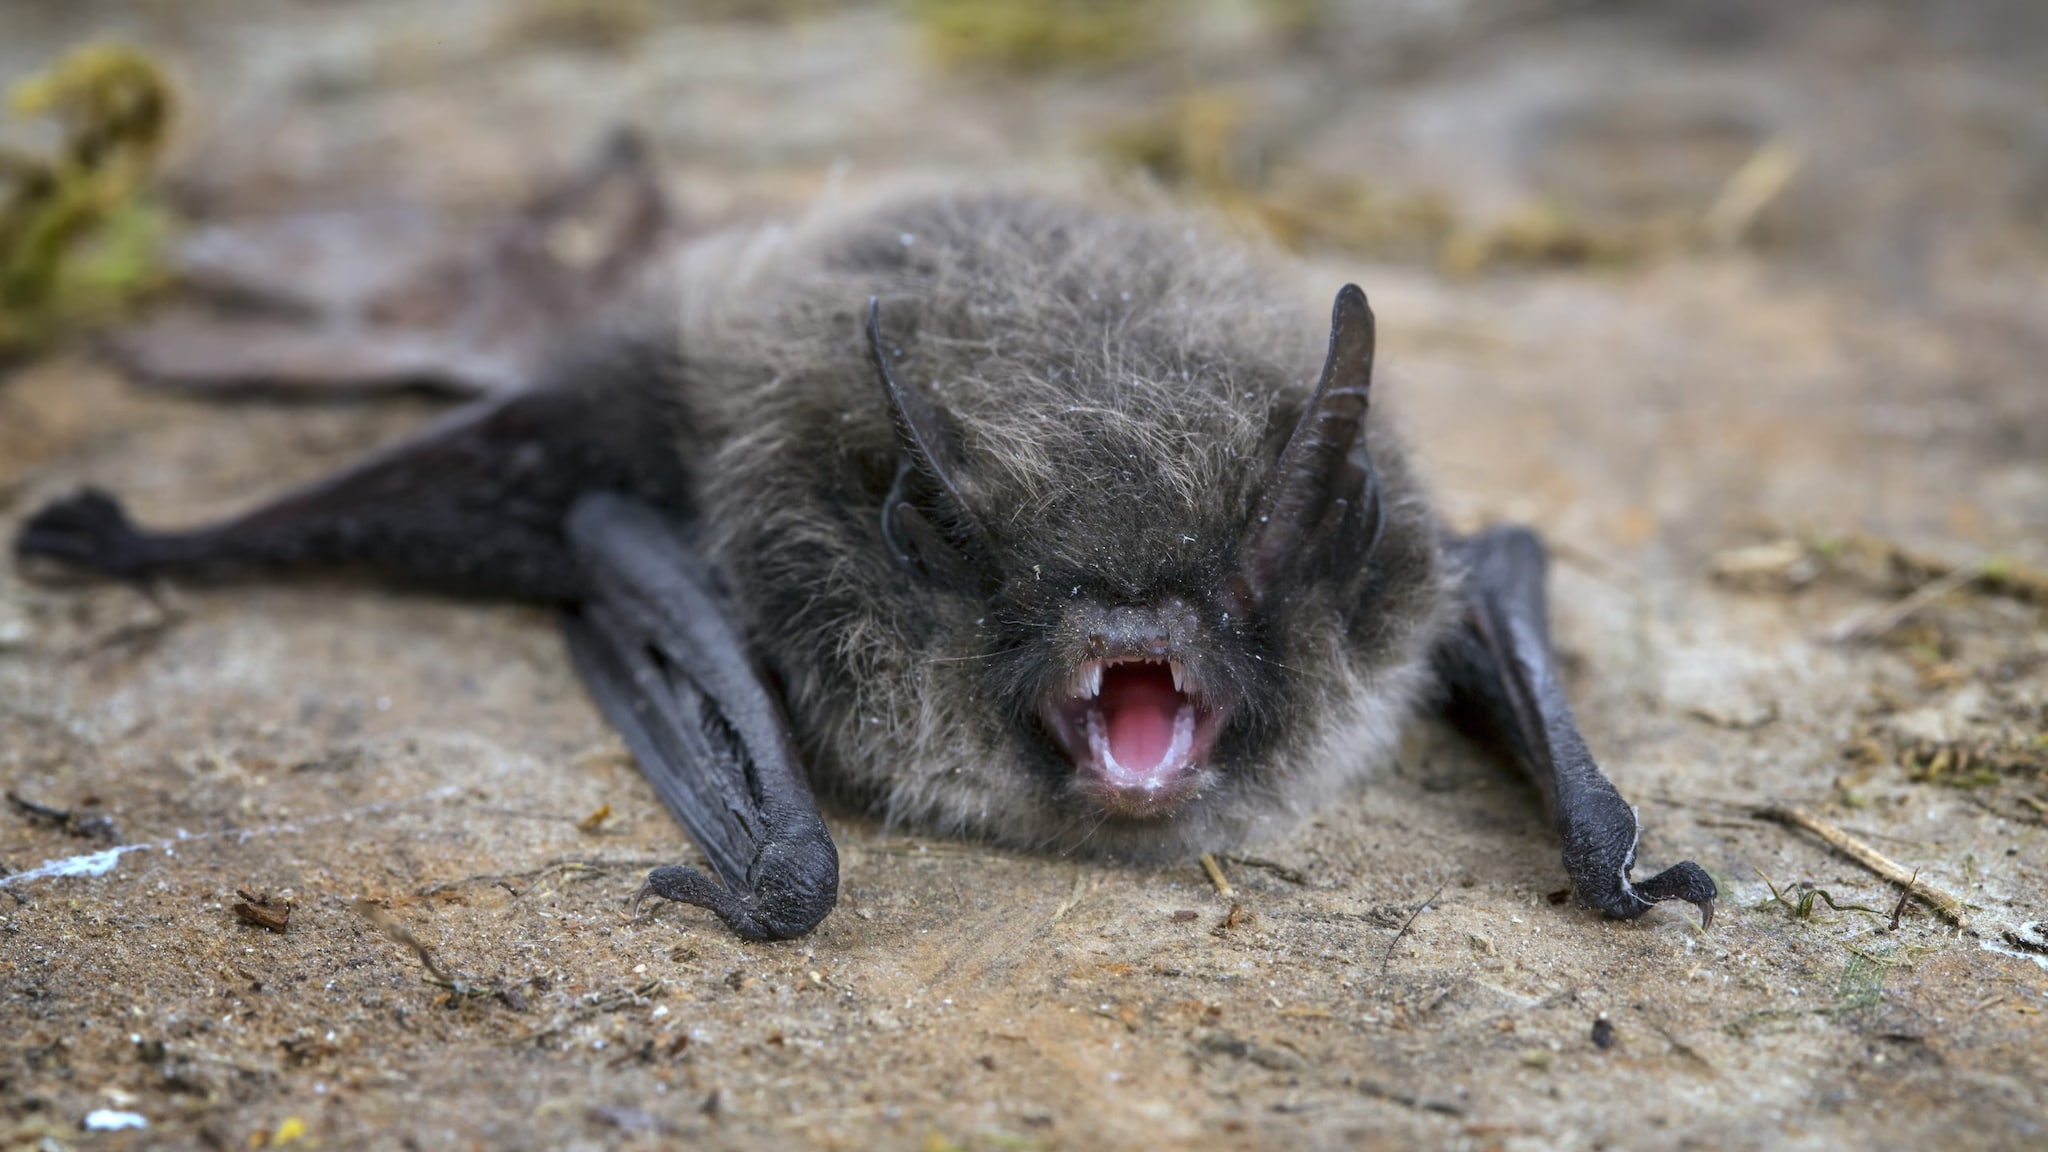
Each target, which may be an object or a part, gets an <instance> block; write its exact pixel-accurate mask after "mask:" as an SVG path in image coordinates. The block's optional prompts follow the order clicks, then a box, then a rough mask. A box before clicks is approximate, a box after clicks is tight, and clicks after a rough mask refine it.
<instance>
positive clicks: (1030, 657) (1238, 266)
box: [15, 192, 1717, 939]
mask: <svg viewBox="0 0 2048 1152" xmlns="http://www.w3.org/2000/svg"><path fill="white" fill-rule="evenodd" d="M1287 276H1288V273H1287V271H1286V269H1285V268H1284V266H1282V265H1281V264H1280V263H1279V262H1277V261H1275V260H1273V259H1272V258H1270V257H1268V256H1266V255H1265V254H1263V253H1262V252H1260V251H1258V250H1256V249H1255V248H1253V247H1250V246H1247V245H1246V244H1244V243H1242V242H1238V241H1234V240H1231V239H1228V238H1225V237H1221V236H1218V235H1217V234H1215V233H1214V232H1212V231H1210V230H1209V229H1208V228H1207V227H1206V226H1204V225H1203V224H1201V223H1199V222H1196V221H1191V220H1190V219H1188V218H1185V217H1183V216H1181V215H1179V214H1176V213H1175V212H1172V211H1169V210H1164V209H1160V208H1157V207H1119V206H1111V207H1104V206H1101V205H1097V204H1094V203H1090V202H1086V201H1075V200H1067V199H1062V198H1059V197H1052V196H1036V195H1027V194H1017V193H1010V192H986V193H977V192H941V193H926V194H922V195H915V196H906V197H899V198H896V199H893V200H886V201H883V202H881V203H878V204H874V205H870V206H866V207H861V208H857V209H848V210H840V211H830V212H819V213H815V214H813V216H812V217H810V218H807V219H805V220H801V221H798V222H795V223H793V224H789V225H786V226H779V227H772V228H765V229H763V228H756V229H751V230H748V229H742V230H736V231H733V232H728V233H721V234H715V235H712V236H708V237H701V238H698V239H696V240H694V241H692V242H690V243H689V244H688V245H687V246H685V247H683V248H682V249H681V251H680V254H679V255H677V256H676V257H675V258H674V259H673V260H672V261H670V262H669V263H668V264H667V265H665V268H664V272H663V274H662V275H661V276H660V277H659V278H658V282H657V283H655V284H654V285H653V286H651V287H647V288H646V289H645V290H644V292H643V293H642V294H641V295H640V296H639V297H636V299H643V300H647V299H651V300H657V301H659V306H658V307H653V306H644V305H634V306H630V307H629V306H624V305H621V306H618V307H612V308H609V309H607V310H605V312H604V315H602V316H599V317H596V318H593V319H590V320H588V322H579V324H580V327H582V328H583V329H584V333H583V334H582V335H580V336H579V335H573V334H569V333H563V334H561V336H560V337H559V339H556V340H552V341H551V343H552V344H553V347H552V348H551V349H550V350H549V351H548V352H547V354H546V356H545V357H544V358H542V359H539V360H537V361H536V362H535V366H534V367H533V368H532V369H531V371H526V372H522V373H521V375H522V378H521V379H519V380H518V381H517V382H516V383H515V384H513V385H511V386H509V387H504V388H498V389H494V390H492V391H489V392H488V393H487V394H486V395H484V396H483V397H482V398H480V399H477V400H475V401H474V402H472V403H470V404H468V405H466V406H464V407H461V408H458V409H456V410H454V411H453V412H451V413H449V414H448V415H447V416H445V417H444V418H442V419H441V420H440V421H439V422H437V423H434V424H432V425H431V426H429V427H428V428H427V429H426V430H425V431H424V432H422V433H421V434H419V435H417V436H416V437H414V438H412V439H410V440H408V441H405V442H403V443H400V444H398V445H396V446H394V447H390V448H387V449H385V450H383V451H381V452H378V453H376V454H374V455H372V456H370V457H368V458H367V459H365V460H363V461H361V462H360V463H357V464H356V465H354V466H353V467H350V468H347V469H345V470H343V471H341V472H339V473H337V474H335V475H332V476H329V477H327V478H325V479H321V480H318V481H316V482H314V483H312V484H310V485H308V486H305V487H302V488H300V489H298V490H296V491H292V492H289V493H287V494H284V495H282V496H280V497H278V498H276V499H274V500H272V501H270V502H268V503H264V504H262V505H260V506H258V507H256V508H254V509H253V510H250V511H248V512H246V513H244V514H242V515H240V516H237V517H234V518H232V519H228V520H225V521H222V522H219V523H215V524H211V525H207V526H202V527H197V528H193V529H190V530H185V531H169V532H159V531H150V530H144V529H141V528H138V527H136V526H135V525H134V524H132V523H131V522H130V520H129V518H128V516H127V515H126V514H125V512H124V511H123V509H122V507H121V506H120V504H119V503H117V502H116V501H115V500H114V499H113V498H111V497H110V496H108V495H106V494H104V493H102V492H99V491H95V490H91V489H88V490H85V491H83V492H81V493H78V494H76V495H73V496H71V497H69V498H66V499H62V500H59V501H58V502H56V503H54V504H51V505H49V506H47V507H45V508H43V509H42V510H41V511H39V512H38V513H36V514H35V515H34V516H32V517H31V518H30V519H29V520H28V521H27V523H26V524H25V526H24V527H23V529H22V530H21V533H20V535H19V537H18V538H17V540H16V541H15V550H16V552H17V554H18V555H19V556H20V557H22V558H24V559H27V558H44V559H47V560H52V561H56V562H60V563H63V564H67V565H71V566H75V567H77V568H82V569H86V570H90V571H93V572H98V573H103V574H106V575H108V576H113V577H120V578H130V579H134V578H144V577H154V576H158V575H177V576H186V577H209V576H210V577H223V576H225V577H234V576H237V575H242V574H249V573H261V572H270V571H283V570H288V569H304V568H308V567H315V566H323V565H356V566H362V567H367V568H369V569H372V570H375V571H377V572H380V573H383V574H385V575H388V576H390V577H395V578H399V579H404V580H410V581H416V582H425V583H427V584H430V585H434V586H438V587H441V588H445V589H448V590H451V591H454V592H458V593H462V594H469V595H483V596H493V597H511V598H517V599H521V600H528V601H539V602H546V603H551V604H555V605H559V606H560V609H561V612H562V619H563V624H564V629H565V632H566V636H567V646H568V650H569V653H570V656H571V658H572V659H573V661H574V664H575V666H576V668H577V670H578V672H579V673H580V675H581V677H582V679H583V682H584V683H585V684H586V685H587V686H588V688H589V691H590V694H591V696H592V698H593V699H594V700H595V702H596V703H597V705H598V707H599V708H600V709H601V710H602V712H603V713H604V715H605V716H606V717H607V718H608V720H609V721H610V723H611V724H612V725H614V726H615V727H616V728H617V729H618V731H619V732H620V733H621V734H622V735H623V737H624V739H625V742H626V743H627V745H628V746H629V747H630V748H631V750H632V752H633V755H634V756H635V758H636V759H637V761H638V763H639V765H640V767H641V769H642V770H643V771H644V773H645V774H646V777H647V779H648V780H649V781H650V782H651V783H652V785H653V786H654V788H655V790H656V792H657V793H658V794H659V795H660V796H661V798H662V800H663V801H664V802H665V804H666V805H667V807H668V808H669V809H670V810H671V811H672V812H673V813H674V814H675V816H676V817H677V818H678V819H679V820H680V821H681V823H682V824H683V825H684V827H685V828H686V829H687V830H688V831H689V833H690V835H691V836H692V838H693V839H694V840H695V841H696V844H697V846H698V847H699V848H700V849H701V850H702V853H703V856H704V858H705V859H706V861H708V864H709V871H708V872H706V871H700V870H699V869H696V868H692V867H686V866H680V865H679V866H670V867H661V868H656V869H654V870H653V871H652V872H650V873H649V874H648V876H647V878H646V881H645V884H644V886H643V887H642V888H641V890H640V892H639V895H638V898H637V899H636V901H635V903H636V907H637V906H638V904H639V903H640V901H641V900H644V899H645V898H647V897H650V896H657V897H664V898H667V899H669V900H675V901H681V902H684V903H688V904H693V905H697V906H700V907H702V908H706V909H708V910H710V911H711V912H713V913H715V914H716V915H717V916H718V917H719V918H720V919H721V920H723V921H724V923H725V924H726V925H728V926H729V927H730V928H731V930H732V931H734V932H736V933H737V934H739V935H740V936H743V937H746V938H750V939H782V938H789V937H795V936H800V935H802V934H804V933H805V932H808V931H809V930H811V929H812V928H813V927H815V926H816V925H817V924H818V923H819V922H820V921H821V920H822V919H823V918H824V917H825V916H826V915H827V914H828V913H829V912H830V911H831V909H832V907H833V905H834V903H835V901H836V899H837V891H838V856H837V852H836V850H835V848H834V846H833V843H832V839H831V835H830V832H829V830H828V828H827V826H826V824H825V822H824V820H823V819H822V817H821V816H820V809H819V805H818V801H817V799H816V795H815V794H814V792H813V789H814V788H815V789H817V790H818V792H819V793H822V794H823V795H825V796H826V797H827V798H828V799H830V800H832V801H834V802H836V803H838V804H842V805H845V806H848V807H851V808H857V809H861V810H865V811H869V812H873V813H877V814H879V815H880V816H882V817H883V818H884V819H886V820H887V821H889V822H891V823H892V824H895V825H900V826H909V827H916V828H919V829H923V830H927V831H930V832H934V833H937V834H943V835H952V836H959V837H966V838H971V839H978V840H983V841H989V842H994V843H999V844H1003V845H1010V846H1015V847H1021V848H1025V849H1030V850H1035V851H1043V852H1054V853H1083V854H1093V855H1098V856H1102V857H1108V858H1114V859H1119V860H1127V861H1155V860H1166V859H1174V858H1183V857H1192V856H1193V855H1196V854H1198V853H1201V852H1206V851H1220V850H1224V849H1227V848H1229V847H1231V846H1232V845H1234V844H1236V843H1238V842H1239V841H1241V840H1242V839H1244V838H1246V837H1248V836H1252V835H1254V834H1257V833H1261V832H1266V831H1270V830H1274V829H1278V828H1283V827H1285V826H1286V825H1287V824H1288V823H1290V822H1292V821H1294V820H1296V819H1298V818H1299V817H1300V815H1301V814H1302V813H1304V812H1306V811H1308V810H1310V809H1312V808H1314V807H1315V806H1316V805H1317V804H1318V803H1319V802H1321V801H1323V800H1325V799H1326V798H1328V797H1329V796H1331V795H1332V794H1333V793H1335V792H1336V791H1338V790H1339V789H1342V788H1345V787H1347V786H1350V785H1352V784H1354V783H1355V782H1356V781H1357V780H1359V779H1360V778H1362V777H1363V776H1365V775H1366V774H1367V773H1369V772H1370V771H1371V769H1372V768H1373V767H1374V765H1375V764H1376V763H1378V762H1382V761H1384V760H1385V759H1386V758H1387V757H1388V756H1389V755H1390V753H1391V749H1392V744H1393V742H1394V741H1395V740H1396V739H1397V737H1398V733H1399V731H1400V728H1401V726H1402V725H1403V724H1404V723H1405V722H1406V721H1407V720H1408V719H1409V718H1410V717H1411V716H1412V715H1415V714H1417V713H1421V712H1427V711H1431V710H1434V711H1436V712H1438V713H1440V714H1442V715H1443V716H1445V717H1446V718H1447V719H1449V720H1450V721H1451V723H1453V724H1454V725H1455V726H1456V727H1457V728H1458V729H1459V730H1461V731H1463V732H1465V733H1467V734H1469V735H1471V736H1473V737H1475V738H1477V739H1478V740H1480V741H1483V742H1484V743H1486V744H1487V745H1489V746H1491V747H1493V748H1495V749H1498V750H1499V751H1500V752H1501V753H1502V754H1504V755H1505V756H1506V757H1507V758H1508V759H1510V760H1512V761H1513V762H1515V763H1516V764H1519V765H1520V766H1521V768H1522V769H1523V770H1525V771H1526V772H1527V773H1528V774H1529V776H1530V777H1531V778H1532V779H1533V780H1534V782H1535V783H1536V785H1537V787H1538V790H1539V791H1540V792H1541V794H1542V798H1543V801H1544V803H1545V805H1546V806H1547V808H1548V811H1549V813H1550V815H1551V817H1552V820H1553V823H1554V825H1555V828H1556V831H1557V835H1558V837H1559V840H1560V841H1561V844H1562V851H1563V861H1564V867H1565V871H1566V872H1567V873H1568V874H1569V875H1570V878H1571V882H1572V886H1573V888H1574V890H1575V891H1576V894H1577V897H1578V899H1579V901H1580V902H1582V903H1583V904H1585V905H1587V906H1589V907H1592V908H1595V909H1598V910H1600V911H1602V912H1604V913H1606V914H1607V915H1609V916H1613V917H1619V918H1624V919H1627V918H1634V917H1637V916H1640V915H1641V914H1642V913H1643V912H1644V911H1645V910H1647V909H1648V908H1649V907H1650V906H1651V905H1652V904H1655V903H1658V902H1660V901H1665V900H1672V899H1678V900H1685V901H1689V902H1691V903H1693V904H1694V905H1696V906H1697V907H1698V908H1699V910H1700V913H1701V917H1702V922H1703V924H1706V925H1711V923H1712V919H1713V911H1714V900H1715V898H1716V895H1717V893H1716V890H1715V886H1714V883H1713V881H1712V880H1711V879H1710V878H1709V877H1708V875H1707V873H1706V872H1705V871H1704V870H1703V869H1702V868H1700V867H1699V866H1698V865H1697V864H1694V863H1691V862H1685V863H1680V864H1677V865H1674V866H1672V867H1670V868H1668V869H1666V870H1664V871H1662V872H1659V873H1657V874H1656V875H1654V876H1651V877H1649V878H1647V879H1642V880H1633V879H1631V871H1632V869H1633V868H1634V866H1635V863H1636V846H1637V838H1638V834H1639V833H1638V824H1637V819H1636V814H1635V811H1634V810H1633V809H1632V808H1631V807H1630V806H1629V804H1628V803H1627V802H1626V801H1625V800H1624V799H1623V798H1622V796H1621V793H1620V792H1619V791H1618V790H1617V789H1616V788H1615V786H1614V785H1613V784H1612V783H1611V782H1610V781H1609V780H1608V778H1607V777H1606V775H1605V774H1604V773H1603V772H1602V771H1601V769H1600V767H1599V765H1598V764H1597V763H1596V762H1595V761H1594V759H1593V757H1592V755H1591V753H1590V752H1589V751H1588V749H1587V747H1586V745H1585V742H1584V740H1583V739H1582V738H1581V736H1580V733H1579V729H1578V726H1577V723H1576V721H1575V720H1574V719H1573V716H1572V712H1571V709H1570V707H1569V705H1568V703H1567V701H1566V699H1565V693H1564V691H1563V689H1562V687H1561V685H1560V681H1559V675H1558V669H1557V662H1556V659H1555V657H1554V655H1553V653H1552V650H1551V645H1550V639H1549V635H1548V623H1547V618H1546V608H1545V591H1544V580H1545V564H1546V561H1545V553H1544V549H1543V546H1542V544H1541V542H1540V541H1539V540H1538V538H1537V537H1536V536H1535V535H1534V534H1533V533H1532V532H1530V531H1529V530H1527V529H1525V528H1520V527H1496V528H1492V529H1490V530H1487V531H1483V532H1480V533H1478V534H1476V535H1470V536H1464V535H1458V534H1455V533H1453V532H1451V531H1449V530H1447V529H1446V528H1445V527H1444V526H1443V525H1442V524H1441V523H1440V522H1439V521H1438V519H1437V518H1436V516H1435V515H1434V513H1433V512H1432V510H1431V506H1430V504H1429V502H1428V499H1427V496H1426V492H1425V489H1424V487H1423V485H1422V483H1421V481H1420V480H1419V478H1418V477H1417V476H1416V475H1415V473H1414V471H1413V470H1412V469H1411V467H1410V465H1409V463H1408V461H1407V458H1406V456H1405V454H1404V452H1403V450H1402V445H1401V443H1400V441H1399V439H1398V437H1397V435H1396V433H1395V431H1394V429H1393V428H1392V426H1391V425H1390V424H1389V422H1388V421H1386V420H1385V419H1384V418H1380V419H1375V418H1374V416H1375V412H1374V406H1373V405H1372V403H1371V399H1372V390H1373V387H1372V367H1373V357H1374V352H1375V344H1376V337H1375V326H1374V318H1373V313H1372V310H1371V308H1370V306H1369V305H1368V303H1367V300H1366V297H1365V295H1364V293H1363V292H1361V291H1360V290H1359V289H1358V288H1357V287H1355V286H1352V285H1346V286H1345V287H1343V288H1342V289H1341V290H1340V291H1339V292H1338V293H1337V294H1336V298H1335V302H1334V305H1333V307H1332V310H1331V314H1330V316H1329V318H1328V321H1327V325H1325V323H1324V322H1323V321H1322V319H1321V318H1320V317H1319V316H1316V315H1313V314H1312V313H1311V312H1307V311H1304V310H1303V309H1302V308H1300V307H1299V306H1298V305H1297V303H1296V297H1295V294H1294V292H1293V290H1292V289H1291V288H1289V287H1288V284H1289V280H1288V279H1287ZM493 371H494V372H497V373H500V374H502V366H498V367H494V368H493Z"/></svg>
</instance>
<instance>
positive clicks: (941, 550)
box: [867, 296, 987, 582]
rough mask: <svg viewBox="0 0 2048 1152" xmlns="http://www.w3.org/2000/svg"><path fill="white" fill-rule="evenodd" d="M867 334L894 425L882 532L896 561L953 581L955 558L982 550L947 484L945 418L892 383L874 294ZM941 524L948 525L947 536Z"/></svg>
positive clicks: (956, 492)
mask: <svg viewBox="0 0 2048 1152" xmlns="http://www.w3.org/2000/svg"><path fill="white" fill-rule="evenodd" d="M867 337H868V358H869V359H870V360H871V361H872V362H873V363H874V366H875V375H876V376H878V377H879V378H880V379H881V382H882V391H883V393H884V394H885V395H886V396H887V397H888V400H889V419H890V422H891V423H892V424H894V425H895V427H896V453H897V470H896V480H895V482H894V483H893V484H891V485H890V486H889V493H888V495H887V496H885V497H884V498H883V501H882V536H883V538H884V539H885V540H886V541H887V542H888V544H889V548H890V550H891V551H893V552H895V553H896V556H897V559H899V560H901V561H903V562H906V563H911V564H915V565H916V566H918V567H920V568H923V569H924V570H925V571H926V573H927V574H928V575H931V576H933V577H935V578H939V579H942V580H944V581H946V582H959V580H960V579H961V578H962V577H961V573H960V571H958V569H959V568H960V564H959V563H958V562H959V561H960V560H962V559H978V558H980V557H982V556H985V555H986V553H987V548H986V541H985V537H984V536H983V535H982V529H981V526H980V525H979V524H978V523H977V522H976V521H975V520H974V517H973V515H972V514H971V513H970V512H968V510H967V503H966V501H964V500H962V499H961V498H960V489H959V488H958V487H957V486H955V485H954V483H953V477H952V475H951V473H950V471H949V465H950V464H951V462H952V459H953V455H952V446H951V444H950V442H949V440H948V439H947V436H946V426H945V422H944V421H943V420H942V419H941V418H940V416H939V413H938V410H937V409H936V408H934V407H933V406H932V403H931V401H930V400H929V399H927V398H926V397H925V395H924V393H922V392H919V391H917V390H916V389H914V388H905V387H903V386H902V385H901V384H899V383H897V380H896V373H895V372H894V371H892V370H891V369H890V367H889V353H888V350H887V349H886V348H884V347H883V343H882V319H881V300H880V299H879V298H878V297H873V296H870V297H869V298H868V316H867ZM917 489H922V490H923V492H924V493H925V494H926V496H925V499H924V500H920V499H918V498H917V497H916V496H915V494H914V493H915V491H916V490H917ZM920 504H923V505H924V506H923V507H920ZM941 526H945V527H948V528H950V529H952V531H951V533H950V538H948V537H949V533H947V532H944V531H941ZM962 553H966V554H967V555H966V556H964V557H963V555H962Z"/></svg>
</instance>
